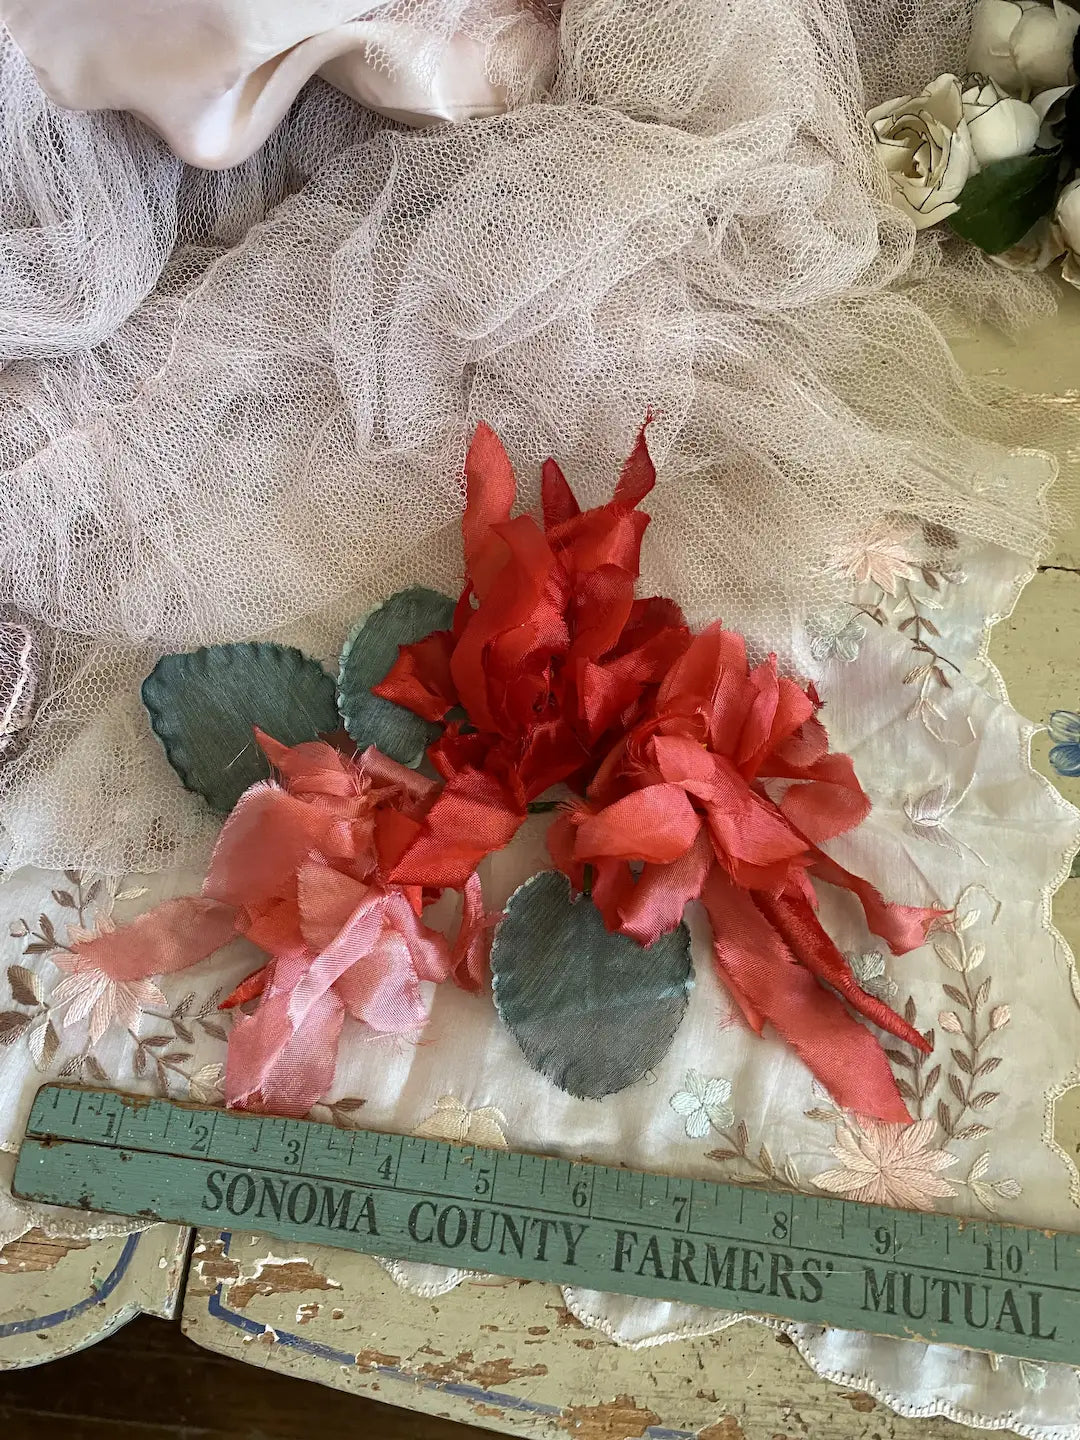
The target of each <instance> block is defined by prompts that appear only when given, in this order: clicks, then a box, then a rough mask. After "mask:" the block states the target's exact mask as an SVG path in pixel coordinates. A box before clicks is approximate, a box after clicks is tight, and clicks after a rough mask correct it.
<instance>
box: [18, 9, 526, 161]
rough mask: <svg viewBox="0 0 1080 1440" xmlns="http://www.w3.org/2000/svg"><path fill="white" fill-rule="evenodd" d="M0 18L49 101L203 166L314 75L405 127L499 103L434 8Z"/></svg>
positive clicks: (255, 138) (485, 72) (260, 126)
mask: <svg viewBox="0 0 1080 1440" xmlns="http://www.w3.org/2000/svg"><path fill="white" fill-rule="evenodd" d="M505 10H506V7H505V6H504V7H502V9H501V10H500V12H499V13H500V15H501V14H504V13H505ZM421 13H422V12H421ZM494 13H495V12H494V7H493V14H494ZM510 13H511V19H512V18H513V16H512V12H510ZM523 14H527V15H532V14H533V12H528V11H524V10H523ZM0 15H2V18H3V20H4V22H5V23H6V25H7V27H8V29H9V30H10V32H11V34H12V37H13V38H14V40H15V42H16V43H17V44H18V45H19V47H20V48H21V49H22V51H23V53H24V54H25V55H26V57H27V59H28V60H29V61H30V63H31V64H32V65H33V67H34V69H35V71H36V73H37V76H38V78H39V80H40V81H41V85H42V87H43V89H44V90H45V91H46V92H47V93H48V94H49V95H50V96H51V97H52V98H53V99H54V100H56V101H57V102H58V103H59V104H61V105H66V106H69V107H70V108H72V109H77V110H128V111H130V112H131V113H132V114H133V115H136V116H138V117H139V118H140V119H141V120H143V121H145V122H146V124H148V125H150V126H151V127H152V128H153V129H154V130H156V131H157V132H158V134H159V135H161V136H162V137H163V139H164V140H165V141H166V142H167V143H168V144H169V145H170V146H171V148H172V149H173V150H174V151H175V152H176V154H177V155H179V156H180V158H181V159H182V160H186V161H187V162H188V163H189V164H191V165H199V166H204V167H206V168H208V169H222V168H225V167H227V166H231V165H236V164H239V162H240V161H242V160H246V159H247V158H248V156H249V155H252V154H253V153H254V152H255V151H256V150H257V149H258V148H259V146H260V145H261V144H262V143H263V141H264V140H265V139H266V137H267V136H268V135H269V134H270V132H271V130H273V129H274V127H275V126H276V125H277V124H278V122H279V121H280V119H281V117H282V116H283V115H284V114H285V111H286V110H287V109H288V108H289V106H290V105H291V104H292V102H293V100H294V99H295V98H296V95H297V93H298V91H299V90H300V88H301V86H303V85H304V84H305V83H306V82H307V81H308V80H309V79H310V78H311V77H312V76H313V75H315V74H319V75H322V76H323V78H324V79H326V80H328V81H329V82H330V83H331V84H332V85H335V86H337V88H338V89H340V90H343V91H345V93H346V94H348V95H351V96H352V97H353V98H354V99H355V100H358V101H359V102H360V103H361V104H362V105H365V106H367V107H368V108H369V109H372V110H377V111H379V112H380V113H381V114H383V115H386V116H389V117H390V118H391V119H394V120H399V121H401V122H403V123H405V124H409V125H430V124H436V123H439V122H441V121H450V120H463V119H468V118H470V117H473V116H481V115H491V114H496V113H498V112H500V111H501V110H503V109H505V108H506V96H505V94H504V92H503V91H502V89H501V88H500V87H499V86H498V85H496V84H494V83H493V82H492V80H491V79H490V78H489V77H490V66H489V59H490V57H489V55H488V50H487V47H486V46H485V44H483V43H482V42H480V41H479V40H477V39H475V38H472V36H470V34H466V33H464V32H462V31H458V32H456V33H455V32H454V31H453V28H452V25H451V24H450V23H449V22H448V23H447V25H446V26H445V27H444V26H442V25H440V24H438V23H437V20H436V17H437V16H438V18H440V19H441V16H439V12H438V9H437V7H436V6H434V5H433V6H432V7H431V16H432V20H431V25H430V28H425V25H424V23H423V22H422V21H416V20H415V19H414V20H412V21H410V22H409V23H406V22H405V21H404V20H402V19H400V18H395V12H394V11H393V9H392V5H391V0H382V3H379V0H375V3H370V0H369V3H367V4H366V5H361V6H359V7H358V6H357V5H356V4H355V3H351V4H350V3H349V0H183V3H182V4H177V3H174V0H2V4H0ZM533 18H534V19H535V24H536V25H541V24H543V22H542V21H541V20H540V19H539V18H538V17H535V16H534V17H533ZM546 28H547V31H548V33H549V34H550V36H551V37H552V39H553V36H554V28H553V27H552V26H550V25H548V26H547V27H546Z"/></svg>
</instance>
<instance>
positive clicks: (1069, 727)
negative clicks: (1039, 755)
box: [1050, 710, 1080, 775]
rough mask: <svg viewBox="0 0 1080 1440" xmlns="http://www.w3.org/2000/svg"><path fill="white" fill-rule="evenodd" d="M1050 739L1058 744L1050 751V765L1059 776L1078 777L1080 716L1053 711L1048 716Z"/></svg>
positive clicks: (1079, 768) (1073, 712)
mask: <svg viewBox="0 0 1080 1440" xmlns="http://www.w3.org/2000/svg"><path fill="white" fill-rule="evenodd" d="M1050 738H1051V740H1056V741H1057V742H1058V743H1057V744H1056V745H1055V746H1054V748H1053V749H1052V750H1051V751H1050V764H1051V765H1052V766H1053V767H1054V769H1055V770H1056V771H1057V773H1058V774H1059V775H1080V715H1078V714H1077V713H1076V711H1075V710H1055V711H1054V713H1053V714H1052V715H1051V716H1050Z"/></svg>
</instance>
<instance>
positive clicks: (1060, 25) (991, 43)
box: [967, 0, 1080, 98]
mask: <svg viewBox="0 0 1080 1440" xmlns="http://www.w3.org/2000/svg"><path fill="white" fill-rule="evenodd" d="M1077 30H1080V12H1078V11H1076V10H1074V9H1073V8H1072V6H1071V5H1066V4H1064V3H1063V0H1053V4H1052V5H1044V4H1042V3H1041V0H979V4H978V7H977V9H976V11H975V16H974V20H973V22H972V27H971V41H970V44H969V45H968V56H967V64H968V69H969V70H971V71H974V72H976V73H978V74H979V75H985V76H986V77H987V78H988V79H990V80H995V81H996V82H997V83H998V84H999V85H1000V86H1001V87H1002V88H1003V89H1004V90H1007V91H1009V92H1011V93H1012V94H1014V95H1021V96H1023V97H1025V98H1027V97H1028V96H1030V95H1035V94H1038V93H1039V91H1041V90H1049V89H1052V88H1053V87H1055V86H1060V85H1068V84H1069V82H1070V79H1071V78H1072V77H1071V75H1070V69H1071V64H1072V47H1073V41H1074V39H1075V38H1076V32H1077Z"/></svg>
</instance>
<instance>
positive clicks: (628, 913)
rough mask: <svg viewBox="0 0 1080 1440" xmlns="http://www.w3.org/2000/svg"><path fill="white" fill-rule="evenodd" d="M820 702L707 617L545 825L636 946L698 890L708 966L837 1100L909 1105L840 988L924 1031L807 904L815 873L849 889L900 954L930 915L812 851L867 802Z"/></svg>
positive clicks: (563, 862) (909, 1034)
mask: <svg viewBox="0 0 1080 1440" xmlns="http://www.w3.org/2000/svg"><path fill="white" fill-rule="evenodd" d="M816 712H817V704H816V702H815V698H814V697H813V696H812V695H811V694H809V693H808V692H807V691H805V690H803V689H802V688H801V687H800V686H798V685H796V684H795V683H794V681H792V680H789V679H787V678H786V677H785V676H782V675H779V674H778V673H777V669H776V663H775V660H771V661H769V662H768V663H766V664H763V665H758V666H756V667H754V668H751V667H750V666H749V664H748V663H747V658H746V647H745V644H744V642H743V640H742V638H741V637H740V636H738V635H735V634H733V633H732V632H731V631H728V630H724V629H723V627H722V626H721V625H718V624H717V625H712V626H710V627H709V628H708V629H707V630H705V631H703V632H702V633H701V634H700V635H698V636H696V637H695V639H694V640H693V642H692V643H691V645H690V648H689V649H688V650H687V651H686V653H685V655H683V656H682V657H681V659H679V660H678V661H676V663H675V664H674V665H673V666H672V668H671V670H670V671H669V672H668V675H667V676H666V677H665V679H664V682H663V684H662V685H661V686H660V688H659V690H658V692H657V694H656V698H655V700H654V702H653V704H652V706H651V707H650V710H649V712H648V713H647V714H646V715H645V716H643V717H642V719H641V720H639V722H638V723H637V725H635V726H634V727H633V728H632V729H631V730H630V731H629V732H628V733H627V734H626V736H625V737H624V738H623V739H621V740H620V741H619V742H618V743H617V744H616V745H615V746H614V747H613V748H612V750H611V751H610V752H609V754H608V756H607V757H606V758H605V760H604V761H603V763H602V764H601V766H600V768H599V770H598V771H597V774H596V778H595V779H594V780H593V782H592V784H591V785H590V786H589V789H588V792H587V797H586V800H585V801H584V802H582V803H579V804H576V805H573V806H571V807H569V808H568V810H567V813H566V814H564V815H563V816H562V817H561V818H560V819H559V820H558V821H557V822H556V823H555V824H554V825H553V826H552V828H551V831H550V834H549V845H550V849H551V854H552V858H553V859H554V861H555V863H556V865H557V866H558V867H559V868H560V869H561V870H563V871H565V873H566V874H567V875H568V876H569V877H570V879H571V880H572V882H573V883H574V884H575V885H577V886H578V887H579V888H582V887H584V886H585V885H586V884H587V883H589V880H590V879H591V893H592V898H593V901H594V903H595V904H596V905H597V906H598V907H599V909H600V911H601V913H602V914H603V916H604V921H605V923H606V924H607V926H608V928H609V929H611V930H619V931H621V932H622V933H623V934H627V935H631V936H632V937H633V938H634V939H635V940H637V941H638V942H639V944H642V945H650V944H652V943H653V942H654V941H655V940H656V939H657V937H658V936H660V935H662V934H664V933H666V932H667V931H669V930H671V929H673V928H674V927H675V926H677V925H678V924H679V922H680V920H681V919H682V914H683V910H684V908H685V906H686V904H687V903H688V902H689V901H690V900H695V899H700V900H701V901H702V903H703V905H704V907H705V910H706V912H707V914H708V916H709V920H710V922H711V924H712V932H713V953H714V960H715V963H716V966H717V969H718V971H719V973H720V975H721V977H722V978H723V980H724V982H725V983H726V984H727V986H728V988H729V989H730V990H731V992H732V994H733V996H734V997H735V999H736V1000H737V1002H738V1003H739V1006H740V1008H741V1009H742V1011H743V1014H744V1015H745V1017H746V1019H747V1022H748V1023H749V1024H750V1025H751V1027H752V1028H753V1029H754V1030H756V1031H757V1032H758V1033H759V1034H760V1033H761V1031H762V1030H763V1028H764V1026H765V1024H766V1022H768V1023H770V1024H772V1025H773V1026H774V1028H775V1029H776V1030H777V1031H778V1033H779V1034H781V1035H782V1036H783V1037H784V1039H785V1040H786V1041H787V1042H788V1043H789V1044H790V1045H792V1046H793V1047H794V1049H795V1050H796V1051H798V1053H799V1054H800V1055H801V1056H802V1058H803V1060H804V1061H805V1062H806V1064H807V1065H808V1066H809V1067H810V1069H811V1070H812V1071H813V1072H814V1074H815V1075H817V1076H818V1078H819V1079H820V1080H822V1082H823V1083H824V1084H825V1085H827V1086H828V1088H829V1090H830V1092H831V1093H832V1094H833V1095H834V1096H836V1097H837V1099H839V1100H840V1101H841V1103H843V1104H846V1105H849V1106H850V1107H852V1108H854V1109H858V1110H861V1111H862V1112H863V1113H866V1114H873V1115H876V1116H878V1117H880V1118H882V1119H887V1120H907V1119H908V1114H907V1110H906V1108H905V1106H904V1103H903V1101H902V1100H901V1098H900V1095H899V1092H898V1090H897V1089H896V1084H895V1081H894V1080H893V1077H892V1073H891V1071H890V1070H889V1066H888V1063H887V1061H886V1060H885V1057H884V1055H883V1053H882V1051H881V1049H880V1047H879V1046H878V1044H877V1042H876V1040H874V1038H873V1036H872V1035H871V1034H870V1032H869V1031H868V1030H865V1029H864V1028H863V1027H862V1026H860V1025H858V1024H857V1023H856V1022H855V1021H854V1020H853V1019H852V1017H851V1015H850V1014H849V1013H848V1010H847V1009H846V1008H845V1006H844V1005H843V1004H841V1002H840V1000H839V999H838V998H837V995H838V994H839V995H841V996H843V998H844V1000H846V1001H847V1003H848V1005H850V1006H851V1007H852V1008H853V1009H855V1010H856V1011H858V1012H859V1013H860V1014H862V1015H865V1016H866V1017H867V1018H868V1019H871V1020H873V1022H874V1023H875V1024H876V1025H879V1026H880V1027H881V1028H882V1029H885V1030H889V1031H891V1032H892V1033H893V1034H894V1035H897V1036H900V1037H901V1038H902V1039H904V1040H906V1041H907V1042H908V1043H909V1044H911V1045H914V1046H915V1047H916V1048H918V1049H923V1050H925V1049H926V1048H927V1047H926V1043H925V1041H924V1040H923V1038H922V1036H921V1035H920V1034H919V1032H918V1031H917V1030H915V1029H914V1027H913V1026H911V1025H909V1024H907V1022H906V1021H904V1020H902V1019H901V1018H900V1016H898V1015H896V1014H894V1012H893V1011H892V1010H891V1009H890V1008H889V1007H888V1006H887V1005H886V1004H884V1003H883V1002H882V1001H881V1000H878V999H877V998H875V997H874V996H872V995H868V994H867V993H866V991H864V990H863V989H862V987H861V986H860V985H859V984H858V983H857V981H856V980H855V978H854V976H853V975H852V972H851V968H850V966H849V965H848V962H847V961H846V960H845V958H844V956H843V955H842V954H841V953H840V951H839V950H838V949H837V947H836V945H835V944H834V943H833V941H832V940H831V938H830V937H829V935H828V934H827V933H826V931H825V930H824V928H823V927H822V925H821V923H820V921H819V920H818V918H817V914H816V905H817V901H816V897H815V894H814V890H813V886H812V884H811V878H812V877H815V878H818V879H821V880H826V881H828V882H829V883H830V884H833V885H838V886H841V887H843V888H845V889H847V890H850V891H851V892H852V893H853V894H855V895H856V896H857V897H858V899H859V900H860V902H861V904H862V906H863V909H864V911H865V913H866V918H867V921H868V923H869V925H870V928H871V930H873V931H874V932H875V933H876V934H878V935H880V936H881V938H882V939H883V940H885V941H886V943H887V944H888V945H889V946H890V948H891V949H892V950H893V951H894V952H896V953H898V954H900V953H903V952H905V951H907V950H911V949H914V948H915V947H916V946H919V945H921V944H922V943H923V941H924V940H925V938H926V931H927V928H928V926H929V925H930V924H931V923H932V921H933V919H934V917H935V915H936V914H937V913H938V912H936V911H933V910H924V909H919V908H908V907H904V906H897V905H889V904H886V903H885V901H883V900H882V898H881V896H880V895H879V894H878V893H877V891H876V890H875V889H874V888H873V886H871V885H869V884H868V883H867V882H866V881H865V880H861V879H859V878H858V877H857V876H855V875H852V874H850V873H848V872H847V871H846V870H844V869H842V868H841V866H839V865H838V864H837V863H836V862H835V861H834V860H832V859H830V858H829V857H828V856H827V855H826V854H825V852H824V851H823V850H822V849H821V848H820V846H821V845H823V844H824V843H826V842H827V841H829V840H831V839H833V838H834V837H835V836H837V835H840V834H843V832H844V831H846V830H850V829H851V828H852V827H853V826H855V825H857V824H859V822H860V821H861V820H863V819H864V818H865V817H866V815H867V813H868V812H869V808H870V802H869V800H868V799H867V797H866V795H865V794H864V792H863V790H862V787H861V786H860V784H859V782H858V780H857V779H856V776H855V771H854V768H853V766H852V764H851V761H850V759H849V758H848V757H847V756H846V755H838V754H833V753H830V751H829V744H828V736H827V735H826V733H825V730H824V728H823V726H822V725H821V723H820V721H819V720H818V719H817V714H816ZM586 867H588V873H587V872H586ZM826 987H828V988H826ZM834 992H835V993H834Z"/></svg>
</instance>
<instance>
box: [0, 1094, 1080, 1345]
mask: <svg viewBox="0 0 1080 1440" xmlns="http://www.w3.org/2000/svg"><path fill="white" fill-rule="evenodd" d="M14 1190H15V1193H16V1194H17V1195H20V1196H23V1197H24V1198H25V1199H27V1200H38V1201H45V1202H47V1203H49V1204H53V1205H75V1206H79V1207H80V1208H82V1209H85V1210H104V1211H111V1212H113V1213H117V1214H121V1215H137V1216H145V1217H147V1218H149V1219H155V1220H169V1221H174V1222H176V1223H178V1224H184V1225H210V1226H220V1227H222V1228H223V1229H239V1230H256V1231H262V1232H265V1233H266V1234H268V1235H274V1236H277V1237H280V1238H281V1239H285V1240H293V1241H300V1242H309V1243H310V1242H317V1243H319V1244H323V1245H332V1246H337V1247H338V1248H340V1249H344V1250H359V1251H361V1252H363V1253H365V1254H374V1255H387V1256H391V1257H393V1258H396V1259H399V1260H423V1261H428V1262H433V1263H436V1264H440V1265H455V1266H462V1267H465V1268H468V1269H477V1270H487V1271H492V1272H494V1273H496V1274H499V1275H512V1276H517V1277H520V1278H522V1279H528V1280H549V1281H555V1282H558V1283H564V1284H565V1283H569V1284H576V1285H584V1286H588V1287H590V1288H595V1289H598V1290H614V1291H619V1292H621V1293H623V1294H626V1295H644V1296H648V1297H649V1298H653V1299H665V1300H681V1301H686V1302H689V1303H691V1304H695V1305H711V1306H716V1307H718V1308H722V1309H740V1310H743V1309H744V1310H751V1311H755V1312H757V1313H760V1314H766V1315H775V1316H779V1317H781V1318H783V1319H788V1320H809V1321H817V1322H819V1323H824V1324H830V1325H838V1326H841V1327H843V1328H846V1329H852V1330H869V1331H872V1332H874V1333H876V1334H882V1335H898V1336H902V1337H904V1338H909V1339H923V1340H933V1341H939V1342H943V1343H946V1344H950V1345H963V1346H968V1347H970V1348H974V1349H980V1350H992V1351H997V1352H1000V1353H1002V1354H1005V1355H1019V1356H1024V1357H1027V1358H1029V1359H1038V1360H1061V1361H1065V1362H1067V1363H1069V1364H1077V1363H1080V1236H1078V1235H1072V1234H1065V1233H1058V1234H1055V1233H1053V1232H1050V1231H1043V1230H1028V1229H1021V1228H1018V1227H1015V1226H1008V1225H992V1224H987V1223H982V1222H972V1221H963V1220H956V1219H952V1218H950V1217H948V1216H945V1215H920V1214H911V1213H909V1212H908V1211H905V1210H892V1209H884V1208H881V1207H875V1206H869V1205H861V1204H858V1203H856V1202H853V1201H845V1200H837V1199H827V1198H825V1197H816V1196H809V1195H796V1194H792V1193H780V1192H777V1191H767V1190H759V1189H752V1188H750V1187H749V1186H745V1185H719V1184H715V1183H713V1182H712V1181H707V1180H686V1179H677V1178H675V1177H673V1176H667V1175H650V1174H643V1173H641V1172H640V1171H635V1170H622V1169H617V1168H613V1167H611V1166H605V1165H589V1164H584V1163H574V1162H572V1161H568V1160H558V1159H553V1158H551V1157H548V1156H543V1155H524V1154H517V1153H513V1152H510V1151H498V1150H485V1149H480V1148H473V1147H472V1146H461V1145H448V1144H444V1143H442V1142H441V1141H437V1140H423V1139H417V1138H415V1137H412V1136H402V1135H387V1134H380V1133H377V1132H375V1131H371V1130H342V1129H338V1128H336V1127H335V1126H333V1125H318V1124H315V1123H313V1122H311V1121H306V1120H281V1119H274V1118H272V1117H269V1116H258V1115H245V1114H239V1113H236V1112H233V1111H224V1110H209V1109H206V1108H203V1107H200V1106H195V1105H184V1104H178V1103H176V1102H175V1101H167V1100H147V1099H145V1098H141V1097H138V1096H132V1095H119V1094H116V1093H115V1092H113V1091H110V1090H97V1089H86V1088H84V1087H82V1086H75V1085H45V1086H44V1087H43V1088H42V1089H41V1090H40V1091H39V1092H38V1094H37V1097H36V1099H35V1101H34V1105H33V1110H32V1112H31V1115H30V1123H29V1125H28V1127H27V1133H26V1139H25V1140H24V1141H23V1145H22V1149H21V1150H20V1152H19V1159H18V1164H17V1165H16V1167H15V1181H14Z"/></svg>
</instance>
